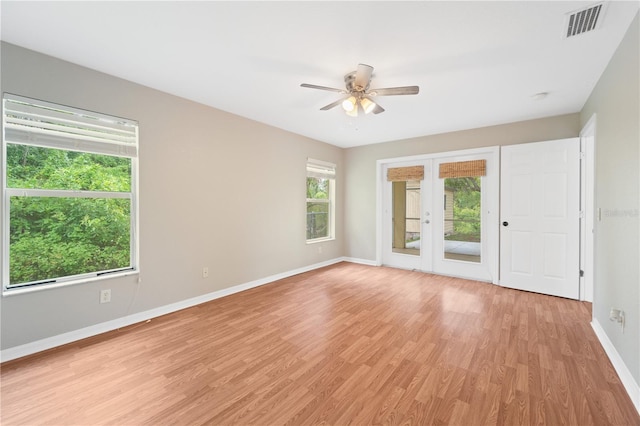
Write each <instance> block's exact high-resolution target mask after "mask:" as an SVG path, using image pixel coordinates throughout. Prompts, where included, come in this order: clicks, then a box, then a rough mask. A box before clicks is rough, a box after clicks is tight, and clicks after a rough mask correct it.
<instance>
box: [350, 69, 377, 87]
mask: <svg viewBox="0 0 640 426" xmlns="http://www.w3.org/2000/svg"><path fill="white" fill-rule="evenodd" d="M371 74H373V67H372V66H371V65H366V64H358V69H357V70H356V79H355V81H354V82H353V85H354V87H355V88H356V89H357V90H360V91H361V90H365V89H366V88H367V86H368V85H369V82H370V81H371Z"/></svg>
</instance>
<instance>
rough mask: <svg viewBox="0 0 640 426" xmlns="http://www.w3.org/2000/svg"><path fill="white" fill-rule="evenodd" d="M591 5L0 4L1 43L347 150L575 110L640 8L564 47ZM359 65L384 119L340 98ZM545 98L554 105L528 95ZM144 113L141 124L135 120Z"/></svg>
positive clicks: (616, 15)
mask: <svg viewBox="0 0 640 426" xmlns="http://www.w3.org/2000/svg"><path fill="white" fill-rule="evenodd" d="M593 3H594V2H589V1H587V2H584V1H567V2H562V1H548V2H542V1H531V2H416V1H414V2H397V1H386V2H384V1H379V2H360V1H353V2H326V1H321V2H266V1H259V2H205V1H200V2H158V1H148V2H82V1H76V2H55V1H49V2H25V1H6V0H5V1H2V2H1V5H0V7H1V9H0V13H1V14H2V21H1V24H2V30H1V38H2V40H4V41H7V42H9V43H13V44H17V45H19V46H23V47H26V48H29V49H33V50H36V51H39V52H43V53H46V54H49V55H52V56H56V57H58V58H61V59H65V60H67V61H70V62H74V63H76V64H80V65H84V66H86V67H89V68H93V69H96V70H99V71H102V72H106V73H108V74H112V75H115V76H118V77H121V78H124V79H127V80H130V81H133V82H136V83H139V84H143V85H146V86H149V87H152V88H155V89H158V90H162V91H165V92H168V93H171V94H174V95H178V96H181V97H184V98H188V99H191V100H194V101H197V102H201V103H203V104H206V105H210V106H212V107H215V108H219V109H221V110H224V111H228V112H231V113H234V114H237V115H240V116H243V117H247V118H250V119H253V120H256V121H259V122H262V123H266V124H269V125H272V126H275V127H279V128H282V129H285V130H288V131H291V132H294V133H298V134H301V135H304V136H308V137H310V138H313V139H317V140H320V141H324V142H328V143H330V144H334V145H337V146H341V147H352V146H358V145H365V144H371V143H378V142H384V141H390V140H398V139H404V138H410V137H416V136H423V135H429V134H436V133H443V132H450V131H456V130H462V129H469V128H476V127H483V126H489V125H495V124H501V123H508V122H514V121H520V120H528V119H534V118H540V117H547V116H553V115H558V114H565V113H574V112H578V111H580V110H581V109H582V107H583V105H584V103H585V101H586V100H587V97H588V96H589V94H590V93H591V90H592V89H593V87H594V86H595V84H596V82H597V81H598V78H599V77H600V75H601V74H602V72H603V71H604V69H605V67H606V65H607V63H608V62H609V60H610V58H611V56H612V55H613V53H614V51H615V49H616V47H617V46H618V44H619V43H620V41H621V40H622V37H623V36H624V33H625V32H626V30H627V28H628V27H629V24H630V23H631V20H632V19H633V17H634V15H635V13H636V12H637V10H638V7H639V2H637V1H632V2H608V4H607V7H606V9H605V11H604V16H601V18H600V19H601V23H602V25H601V28H599V29H597V30H595V31H593V32H590V33H586V34H583V35H580V36H577V37H575V38H570V39H564V38H563V25H565V15H566V14H567V13H568V12H572V11H575V10H577V9H580V8H582V7H585V6H589V5H592V4H593ZM358 63H366V64H369V65H372V66H373V67H375V70H374V75H373V80H372V83H371V88H379V87H394V86H406V85H418V86H420V94H418V95H416V96H389V97H379V98H378V102H379V103H380V104H381V105H382V106H383V107H384V108H385V109H386V112H384V113H382V114H379V115H373V114H371V115H370V116H362V115H361V116H360V117H358V118H355V119H354V118H350V117H348V116H346V114H345V113H344V112H343V111H342V109H341V108H340V107H336V108H334V109H332V110H330V111H320V110H319V109H320V108H321V107H322V106H324V105H326V104H328V103H331V102H332V101H334V100H336V99H338V97H339V96H340V95H339V94H337V93H332V92H326V91H319V90H312V89H305V88H301V87H300V83H311V84H317V85H324V86H331V87H336V88H343V87H344V82H343V76H344V74H346V73H348V72H350V71H353V70H355V68H356V66H357V64H358ZM539 92H549V95H548V96H547V98H545V99H543V100H534V99H533V98H532V95H534V94H536V93H539ZM133 118H135V117H133Z"/></svg>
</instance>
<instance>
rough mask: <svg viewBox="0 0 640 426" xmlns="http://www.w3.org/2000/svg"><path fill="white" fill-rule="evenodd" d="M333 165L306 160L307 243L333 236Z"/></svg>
mask: <svg viewBox="0 0 640 426" xmlns="http://www.w3.org/2000/svg"><path fill="white" fill-rule="evenodd" d="M335 167H336V166H335V164H331V163H327V162H324V161H320V160H312V159H308V160H307V241H308V242H312V241H322V240H326V239H331V238H333V235H334V209H335V206H334V198H335V196H334V194H335V174H336V172H335V170H336V169H335Z"/></svg>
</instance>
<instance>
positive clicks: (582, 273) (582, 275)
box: [580, 269, 584, 278]
mask: <svg viewBox="0 0 640 426" xmlns="http://www.w3.org/2000/svg"><path fill="white" fill-rule="evenodd" d="M582 277H584V271H583V270H582V269H580V278H582Z"/></svg>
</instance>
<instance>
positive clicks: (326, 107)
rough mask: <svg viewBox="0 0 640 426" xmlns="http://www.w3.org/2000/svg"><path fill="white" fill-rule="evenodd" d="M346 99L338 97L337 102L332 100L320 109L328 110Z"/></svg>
mask: <svg viewBox="0 0 640 426" xmlns="http://www.w3.org/2000/svg"><path fill="white" fill-rule="evenodd" d="M343 101H344V99H338V100H337V101H335V102H331V103H330V104H329V105H325V106H323V107H322V108H320V111H327V110H329V109H331V108H333V107H336V106H338V105H340V104H341V103H342V102H343Z"/></svg>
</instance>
